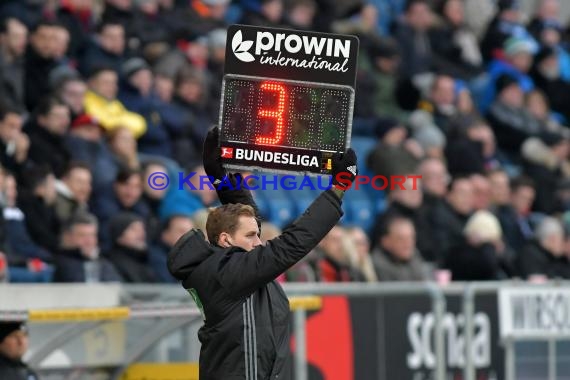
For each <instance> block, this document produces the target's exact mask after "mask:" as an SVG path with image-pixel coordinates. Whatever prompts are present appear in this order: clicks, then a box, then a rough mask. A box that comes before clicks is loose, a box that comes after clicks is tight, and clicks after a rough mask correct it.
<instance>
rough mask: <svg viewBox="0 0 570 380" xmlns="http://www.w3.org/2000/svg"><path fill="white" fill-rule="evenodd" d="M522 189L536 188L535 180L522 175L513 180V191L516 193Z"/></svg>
mask: <svg viewBox="0 0 570 380" xmlns="http://www.w3.org/2000/svg"><path fill="white" fill-rule="evenodd" d="M521 187H530V188H532V189H534V188H535V183H534V180H533V179H532V178H530V177H528V176H526V175H520V176H518V177H516V178H513V179H512V180H511V191H512V192H515V191H517V190H518V189H520V188H521Z"/></svg>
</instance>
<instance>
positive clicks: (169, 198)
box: [159, 166, 217, 220]
mask: <svg viewBox="0 0 570 380" xmlns="http://www.w3.org/2000/svg"><path fill="white" fill-rule="evenodd" d="M185 174H186V178H181V176H178V178H177V179H176V180H175V181H176V183H172V184H171V185H170V186H169V188H168V191H166V190H165V192H166V194H165V195H164V198H163V200H162V203H161V205H160V211H159V214H160V219H161V220H166V219H167V218H168V217H170V216H171V215H175V214H184V215H188V216H191V215H192V214H194V213H195V212H197V211H198V210H199V209H201V208H203V207H213V206H215V205H216V203H217V198H216V191H215V190H214V188H213V187H212V186H210V185H209V184H208V181H205V180H204V179H205V178H206V172H205V170H204V167H203V166H196V167H194V168H193V170H190V171H189V172H188V173H185ZM173 182H174V181H173Z"/></svg>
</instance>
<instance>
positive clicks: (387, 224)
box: [378, 213, 414, 239]
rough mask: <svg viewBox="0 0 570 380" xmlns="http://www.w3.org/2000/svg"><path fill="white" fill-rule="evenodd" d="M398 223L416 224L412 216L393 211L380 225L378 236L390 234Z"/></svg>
mask: <svg viewBox="0 0 570 380" xmlns="http://www.w3.org/2000/svg"><path fill="white" fill-rule="evenodd" d="M396 223H410V224H411V225H412V226H414V222H413V221H412V220H411V219H410V218H408V217H406V216H404V215H402V214H400V213H393V214H391V215H389V216H388V217H386V219H385V220H384V222H383V223H382V225H381V226H380V230H379V234H378V238H379V239H381V238H383V237H385V236H388V235H389V234H390V231H391V228H392V226H394V225H395V224H396Z"/></svg>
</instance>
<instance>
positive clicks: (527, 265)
mask: <svg viewBox="0 0 570 380" xmlns="http://www.w3.org/2000/svg"><path fill="white" fill-rule="evenodd" d="M535 233H536V235H535V239H533V241H531V242H529V243H527V244H526V245H525V247H524V248H523V250H522V251H521V252H520V253H519V254H518V256H517V260H516V268H517V273H518V275H519V276H520V277H522V278H523V279H529V278H531V277H532V276H535V275H540V276H545V277H547V278H549V279H552V278H562V279H568V278H570V259H569V258H568V257H567V256H566V255H565V254H564V239H565V235H564V229H563V227H562V224H561V223H560V221H559V220H558V219H556V218H553V217H550V216H548V217H545V218H544V219H542V221H541V222H540V223H539V224H538V226H537V227H536V231H535Z"/></svg>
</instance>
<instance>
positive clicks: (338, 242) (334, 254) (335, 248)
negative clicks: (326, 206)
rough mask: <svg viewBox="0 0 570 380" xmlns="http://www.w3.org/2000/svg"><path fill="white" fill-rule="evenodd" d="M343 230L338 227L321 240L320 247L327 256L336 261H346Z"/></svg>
mask: <svg viewBox="0 0 570 380" xmlns="http://www.w3.org/2000/svg"><path fill="white" fill-rule="evenodd" d="M342 238H343V230H342V228H340V227H338V226H336V227H333V229H332V230H330V232H329V233H328V234H327V235H326V236H325V237H324V238H323V240H321V242H320V243H319V247H321V248H322V249H323V251H325V254H326V255H327V256H329V257H331V258H333V259H335V260H336V261H340V262H342V261H344V260H343V259H344V250H343V247H342Z"/></svg>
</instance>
